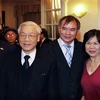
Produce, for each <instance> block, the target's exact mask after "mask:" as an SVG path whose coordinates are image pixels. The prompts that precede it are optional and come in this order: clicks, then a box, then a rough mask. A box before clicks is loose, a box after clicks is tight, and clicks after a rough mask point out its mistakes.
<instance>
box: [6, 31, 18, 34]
mask: <svg viewBox="0 0 100 100" xmlns="http://www.w3.org/2000/svg"><path fill="white" fill-rule="evenodd" d="M11 33H15V32H14V31H8V32H7V33H6V34H11ZM15 34H16V33H15Z"/></svg>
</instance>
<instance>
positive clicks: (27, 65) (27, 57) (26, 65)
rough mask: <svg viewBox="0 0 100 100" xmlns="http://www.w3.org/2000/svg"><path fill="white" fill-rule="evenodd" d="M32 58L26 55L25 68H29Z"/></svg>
mask: <svg viewBox="0 0 100 100" xmlns="http://www.w3.org/2000/svg"><path fill="white" fill-rule="evenodd" d="M29 58H30V56H28V55H26V56H25V57H24V59H25V62H24V64H23V65H24V68H25V69H28V68H29V62H28V59H29Z"/></svg>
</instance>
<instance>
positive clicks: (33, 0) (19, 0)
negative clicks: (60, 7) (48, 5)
mask: <svg viewBox="0 0 100 100" xmlns="http://www.w3.org/2000/svg"><path fill="white" fill-rule="evenodd" d="M1 1H2V2H5V3H6V2H40V1H41V0H1Z"/></svg>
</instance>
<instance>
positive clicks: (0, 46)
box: [0, 40, 15, 59]
mask: <svg viewBox="0 0 100 100" xmlns="http://www.w3.org/2000/svg"><path fill="white" fill-rule="evenodd" d="M14 50H15V48H14V47H13V46H12V45H10V44H8V43H6V42H4V41H1V40H0V59H1V58H2V57H3V56H4V55H5V54H6V53H9V52H12V51H14Z"/></svg>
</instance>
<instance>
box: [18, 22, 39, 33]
mask: <svg viewBox="0 0 100 100" xmlns="http://www.w3.org/2000/svg"><path fill="white" fill-rule="evenodd" d="M29 25H31V26H33V27H35V28H36V31H37V33H38V34H40V33H41V28H40V27H39V26H38V25H37V24H36V23H35V22H33V21H26V22H23V23H21V24H20V25H19V27H18V33H20V30H21V28H22V27H23V26H29Z"/></svg>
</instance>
